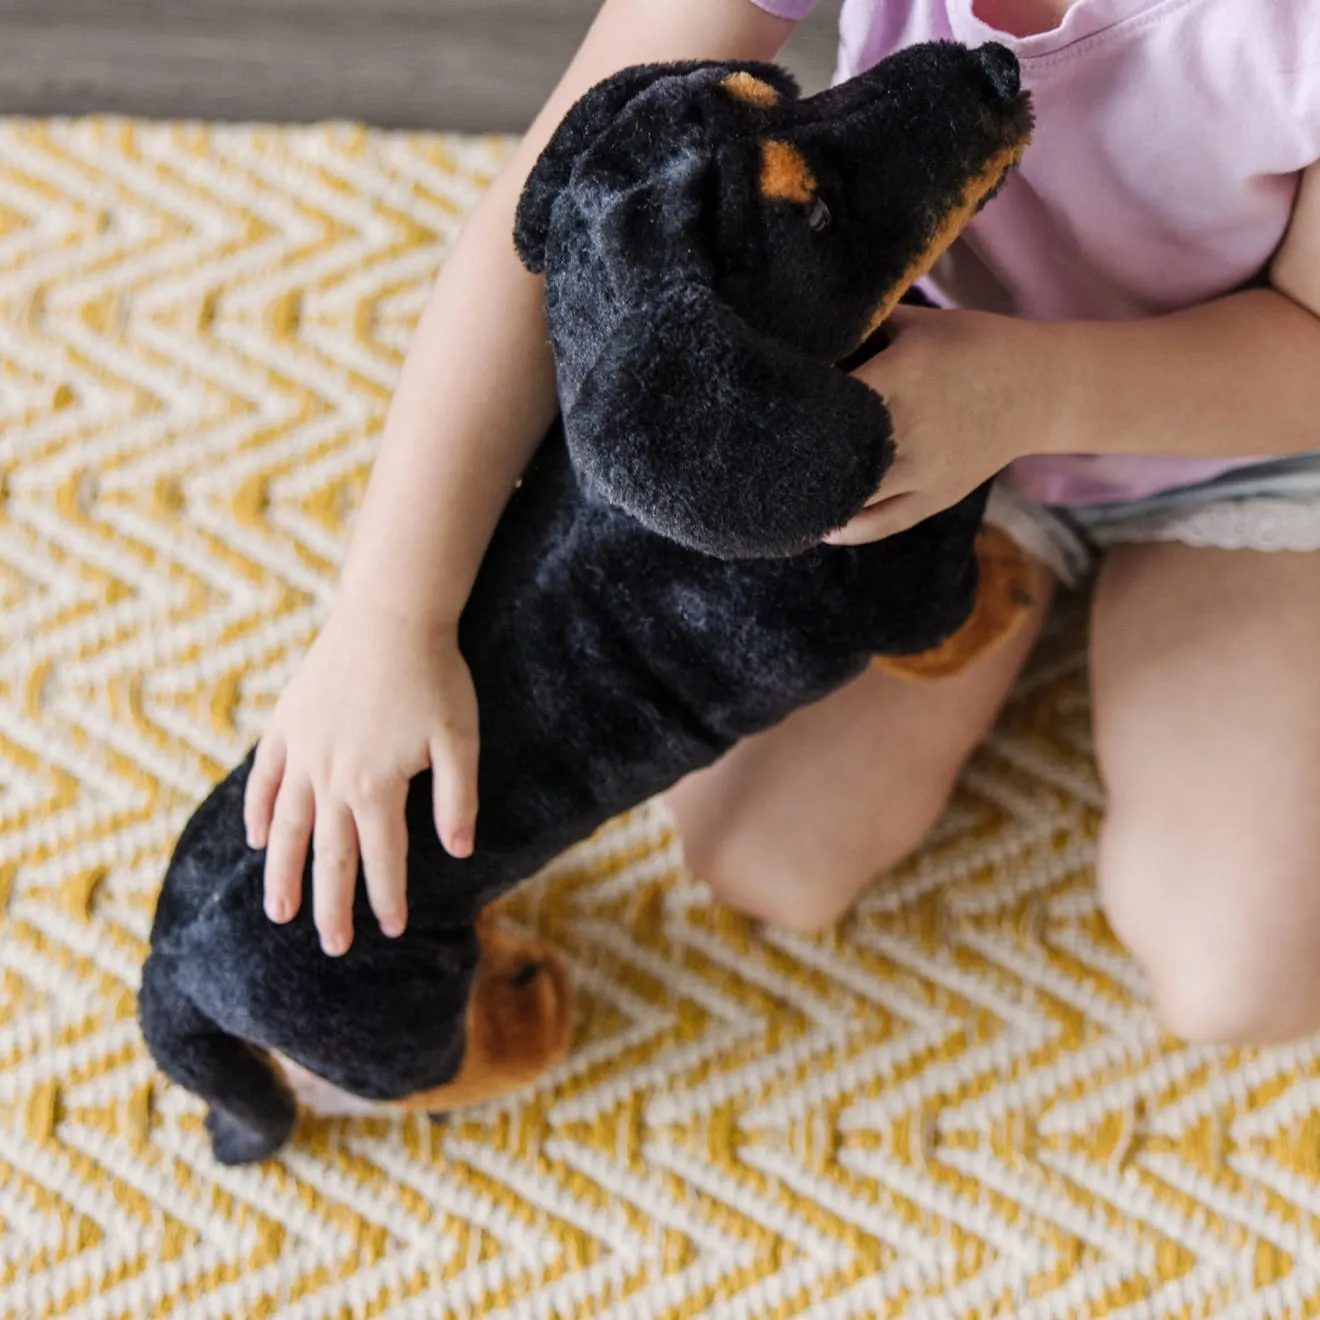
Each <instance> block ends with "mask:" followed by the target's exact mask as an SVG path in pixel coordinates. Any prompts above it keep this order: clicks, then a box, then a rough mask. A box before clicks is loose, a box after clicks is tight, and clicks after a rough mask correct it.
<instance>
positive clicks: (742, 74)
mask: <svg viewBox="0 0 1320 1320" xmlns="http://www.w3.org/2000/svg"><path fill="white" fill-rule="evenodd" d="M720 86H721V87H723V88H724V90H725V91H726V92H728V93H729V95H730V96H732V97H734V98H735V99H736V100H739V101H743V102H745V103H746V104H747V105H755V106H759V107H760V108H761V109H762V110H768V109H769V108H770V107H771V106H772V105H778V104H779V93H778V92H777V91H775V89H774V88H773V87H771V86H770V84H769V83H768V82H763V81H762V80H761V79H760V78H754V77H752V75H751V74H750V73H748V72H747V71H746V70H745V69H740V70H739V71H738V72H737V73H731V74H729V76H728V77H727V78H726V79H725V80H724V81H723V82H722V83H721V84H720Z"/></svg>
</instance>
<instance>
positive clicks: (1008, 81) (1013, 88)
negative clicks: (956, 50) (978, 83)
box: [976, 41, 1022, 101]
mask: <svg viewBox="0 0 1320 1320" xmlns="http://www.w3.org/2000/svg"><path fill="white" fill-rule="evenodd" d="M976 58H977V60H978V61H979V62H980V65H981V67H982V68H983V69H984V70H985V73H986V77H988V78H989V79H990V85H991V86H992V87H993V88H994V89H995V93H996V95H998V96H999V98H1000V99H1001V100H1004V101H1012V100H1015V99H1016V98H1017V94H1018V92H1019V91H1021V90H1022V79H1021V77H1020V76H1019V72H1018V62H1017V57H1016V56H1015V55H1014V54H1013V52H1012V51H1011V50H1009V49H1008V48H1007V47H1005V46H1001V45H999V44H998V43H997V42H993V41H991V42H987V43H986V44H985V45H984V46H981V47H979V48H978V49H977V52H976Z"/></svg>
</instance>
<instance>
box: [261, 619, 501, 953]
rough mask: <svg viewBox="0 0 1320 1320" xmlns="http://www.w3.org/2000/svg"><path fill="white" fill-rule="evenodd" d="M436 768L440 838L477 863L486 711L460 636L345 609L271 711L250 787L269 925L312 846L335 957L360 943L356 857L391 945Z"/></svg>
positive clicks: (293, 907) (288, 901) (319, 903)
mask: <svg viewBox="0 0 1320 1320" xmlns="http://www.w3.org/2000/svg"><path fill="white" fill-rule="evenodd" d="M428 765H429V766H430V767H431V769H432V772H433V776H434V781H435V807H434V810H435V823H436V831H437V833H438V834H439V836H440V839H441V842H442V843H443V844H444V846H445V848H446V849H447V850H448V851H449V852H450V853H451V854H452V855H453V856H455V857H466V856H468V855H469V854H470V853H471V851H472V846H473V838H474V834H475V824H476V814H477V795H476V794H477V701H476V693H475V692H474V690H473V687H472V678H471V675H470V674H469V673H468V668H467V665H466V664H465V663H464V661H463V658H462V656H461V655H460V653H459V649H458V639H457V635H456V632H455V630H454V629H453V627H452V625H450V626H448V627H446V628H444V629H440V630H436V629H433V628H430V629H428V628H422V627H419V626H418V625H417V624H416V623H414V622H413V621H412V620H409V619H407V618H404V617H401V616H400V615H398V614H397V613H395V614H391V613H386V612H384V611H379V610H375V609H373V607H370V606H368V607H366V608H365V609H364V608H363V607H362V606H361V605H360V604H359V605H358V606H357V607H356V608H355V609H352V610H345V609H343V608H342V607H341V608H340V609H337V610H336V612H335V613H334V614H333V615H332V616H331V618H330V620H329V622H328V623H327V624H326V627H325V629H324V631H323V632H322V633H321V635H320V636H319V637H318V638H317V639H316V641H315V643H314V644H313V646H312V648H311V650H310V651H309V652H308V653H307V656H306V658H305V659H304V660H303V662H302V664H301V666H300V667H299V669H298V671H297V673H296V674H295V675H294V677H293V680H292V681H291V682H290V683H289V686H288V687H287V688H286V689H285V690H284V693H283V695H282V696H281V697H280V699H279V702H278V703H277V704H276V707H275V712H274V715H273V717H272V719H271V722H270V727H269V729H268V730H267V732H266V735H265V737H264V738H263V739H262V741H261V745H260V747H259V748H258V750H257V756H256V761H255V763H254V765H253V768H252V773H251V776H250V778H249V780H248V785H247V797H246V802H245V812H244V816H245V823H246V826H247V836H248V843H249V845H250V846H251V847H254V848H267V850H268V851H267V854H266V912H267V914H268V915H269V917H270V918H271V920H272V921H279V922H285V921H289V920H291V919H292V918H293V916H294V915H295V914H296V913H297V911H298V906H299V902H300V899H301V894H302V876H303V867H304V864H305V862H306V859H307V845H308V842H309V840H310V842H311V845H312V885H313V894H314V917H315V920H316V928H317V930H318V932H319V933H320V936H321V946H322V948H323V949H325V951H326V952H327V953H330V954H342V953H344V952H346V951H347V949H348V947H349V945H350V944H351V943H352V941H353V895H354V891H355V889H356V886H357V869H358V858H359V855H360V856H361V859H362V865H363V868H364V870H365V873H366V883H367V894H368V897H369V899H370V902H371V908H372V911H373V912H374V913H375V915H376V919H377V920H378V921H379V922H380V927H381V929H382V930H383V931H384V932H385V934H387V935H398V934H401V933H402V931H403V929H404V925H405V923H406V921H407V881H406V877H407V868H406V862H407V855H408V834H407V828H406V825H405V820H404V803H405V801H406V798H407V792H408V781H409V780H410V779H411V778H412V777H413V776H414V775H416V774H418V773H419V772H420V771H422V770H424V769H426V767H427V766H428Z"/></svg>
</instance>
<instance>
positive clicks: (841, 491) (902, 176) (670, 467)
mask: <svg viewBox="0 0 1320 1320" xmlns="http://www.w3.org/2000/svg"><path fill="white" fill-rule="evenodd" d="M1030 130H1031V112H1030V106H1029V103H1028V99H1027V97H1026V95H1025V94H1024V93H1022V92H1021V90H1020V88H1019V83H1018V66H1017V62H1016V61H1015V59H1014V58H1013V56H1012V55H1011V54H1010V53H1009V52H1008V51H1007V50H1005V49H1004V48H1003V47H1001V46H997V45H988V46H983V47H981V48H980V49H977V50H971V49H968V48H966V47H964V46H960V45H956V44H953V43H933V44H927V45H921V46H914V47H911V48H909V49H907V50H904V51H901V52H899V53H898V54H896V55H894V56H892V57H891V58H889V59H887V60H885V61H884V62H882V63H881V64H879V65H877V66H876V67H875V68H874V69H872V70H870V71H869V72H867V73H865V74H863V75H861V76H859V77H857V78H854V79H852V80H850V81H848V82H846V83H842V84H840V85H838V86H836V87H833V88H831V89H829V90H828V91H825V92H822V93H820V94H819V95H817V96H813V97H809V98H806V99H801V98H799V96H798V94H797V88H796V86H795V84H794V82H793V80H792V79H791V78H790V77H789V75H788V74H786V73H785V72H784V71H783V70H781V69H779V68H777V67H775V66H773V65H765V64H749V63H739V64H729V63H687V64H672V65H649V66H639V67H635V68H631V69H625V70H624V71H622V72H621V73H618V74H616V75H615V76H614V77H612V78H609V79H607V80H606V81H605V82H603V83H601V84H599V85H598V86H596V87H595V88H594V89H592V90H591V91H590V92H588V93H587V94H586V95H585V96H584V97H583V98H582V99H581V100H580V101H579V102H578V103H577V104H576V105H575V106H574V107H573V109H572V110H571V111H570V112H569V114H568V115H567V116H566V118H565V119H564V121H563V123H562V124H561V125H560V127H559V128H558V130H557V131H556V133H555V134H554V136H553V138H552V139H551V141H550V143H549V144H548V146H547V147H546V149H545V151H544V152H543V153H542V155H541V157H540V159H539V161H538V162H537V164H536V166H535V167H534V169H533V171H532V173H531V175H530V177H529V178H528V181H527V184H526V187H525V189H524V192H523V196H522V199H521V202H520V206H519V210H518V217H517V228H516V234H515V239H516V243H517V247H518V251H519V254H520V255H521V257H522V259H523V261H524V263H525V264H526V265H527V267H528V268H529V269H530V270H533V271H537V272H544V273H545V275H546V314H547V320H548V324H549V329H550V334H551V339H552V342H553V345H554V349H555V354H556V360H557V366H558V383H559V391H560V403H561V407H562V409H563V415H564V427H565V433H566V435H567V438H568V444H569V450H570V454H571V457H572V460H573V463H574V466H575V468H576V469H577V471H578V473H579V475H580V477H581V479H582V480H583V481H584V483H585V484H586V485H587V486H588V488H590V489H591V490H593V491H594V492H595V493H596V494H597V495H599V496H600V497H601V498H602V499H604V500H605V501H607V502H609V503H611V504H613V505H615V506H617V507H618V508H620V509H622V510H624V511H625V512H627V513H628V514H630V515H631V516H632V517H634V518H636V519H637V520H638V521H640V522H641V523H642V524H643V525H645V526H646V527H648V528H650V529H651V530H652V531H655V532H657V533H659V534H661V535H663V536H667V537H669V538H671V539H673V540H676V541H678V542H680V543H682V544H684V545H687V546H690V547H692V548H694V549H697V550H701V551H704V552H706V553H709V554H713V555H718V556H721V557H726V558H739V557H768V556H777V555H785V554H794V553H798V552H800V551H802V550H804V549H806V548H807V547H809V546H811V545H815V544H817V543H818V542H819V541H820V539H821V538H822V537H823V536H824V535H825V534H826V533H827V532H829V531H831V530H833V529H834V528H836V527H838V526H841V525H842V524H843V523H844V522H846V521H847V520H848V518H849V517H851V516H852V514H854V513H855V512H856V511H857V510H858V509H859V508H860V507H861V506H862V504H864V503H865V502H866V500H867V499H868V498H870V496H871V495H872V494H873V492H874V491H875V489H876V487H877V486H878V485H879V483H880V479H881V477H882V475H883V473H884V470H885V467H886V466H887V464H888V461H889V459H890V456H891V453H892V442H891V437H890V428H889V418H888V414H887V412H886V410H885V408H884V406H883V404H882V402H881V401H880V399H879V398H878V397H877V396H876V395H875V394H874V393H873V392H872V391H870V390H869V389H867V388H866V387H865V386H863V385H861V384H860V383H859V382H857V381H855V380H852V379H850V378H849V377H848V375H847V374H846V373H845V372H843V371H841V370H839V369H838V368H837V367H835V366H834V365H833V364H835V363H836V362H838V361H839V360H840V359H842V358H844V357H845V356H846V355H848V354H849V353H851V352H853V351H854V350H856V349H857V348H858V347H859V346H860V345H861V344H863V343H864V342H865V341H866V340H867V338H868V337H869V336H870V334H871V333H872V332H873V331H875V330H876V329H877V328H878V327H879V325H880V324H881V323H882V322H883V320H884V318H885V317H886V316H887V315H888V314H889V312H890V310H891V309H892V308H893V307H894V305H895V304H896V303H897V301H898V300H899V298H900V297H901V296H902V295H903V293H904V292H905V291H906V290H907V289H908V288H909V287H910V286H911V285H912V284H913V282H914V281H915V280H917V279H919V278H920V277H921V276H922V275H923V274H924V273H925V272H926V271H927V270H929V269H930V267H931V265H932V264H933V263H934V261H935V260H936V258H937V257H938V256H939V255H940V253H941V252H943V251H944V249H945V248H946V247H948V245H949V244H950V243H951V242H952V241H953V240H954V239H955V238H956V237H957V235H958V234H959V232H961V230H962V228H963V227H964V226H965V225H966V224H967V222H968V221H969V220H970V219H971V217H972V216H973V215H974V214H975V212H976V210H977V209H978V208H979V207H980V206H981V205H983V204H984V202H985V201H986V200H987V198H989V197H990V196H991V194H992V193H993V192H994V191H995V189H996V188H998V186H999V185H1000V183H1001V182H1002V181H1003V179H1004V177H1005V175H1006V174H1007V173H1008V171H1009V170H1010V169H1011V168H1012V167H1013V165H1014V164H1015V163H1016V162H1017V160H1018V159H1019V157H1020V155H1021V153H1022V151H1023V149H1024V148H1025V146H1026V143H1027V140H1028V137H1029V135H1030Z"/></svg>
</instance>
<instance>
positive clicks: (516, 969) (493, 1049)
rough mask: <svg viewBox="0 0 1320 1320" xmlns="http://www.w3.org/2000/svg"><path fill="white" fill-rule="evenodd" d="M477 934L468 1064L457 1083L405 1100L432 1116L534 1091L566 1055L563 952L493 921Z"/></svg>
mask: <svg viewBox="0 0 1320 1320" xmlns="http://www.w3.org/2000/svg"><path fill="white" fill-rule="evenodd" d="M477 932H478V936H479V938H480V941H481V957H480V961H479V962H478V964H477V976H476V981H475V983H474V985H473V987H472V998H471V1000H470V1002H469V1004H468V1015H467V1049H466V1051H465V1053H464V1055H463V1066H462V1067H461V1068H460V1069H459V1072H458V1076H457V1077H455V1078H454V1080H453V1081H452V1082H450V1083H448V1084H447V1085H445V1086H441V1087H437V1088H436V1089H435V1090H433V1091H427V1092H424V1093H423V1094H420V1095H416V1096H412V1097H410V1098H409V1100H408V1101H407V1102H406V1107H407V1108H409V1109H424V1110H427V1111H428V1112H429V1113H430V1115H431V1117H432V1118H433V1119H434V1118H437V1117H438V1116H439V1115H441V1114H444V1113H447V1112H448V1111H450V1110H454V1109H459V1108H462V1107H463V1106H465V1105H471V1104H477V1103H478V1102H480V1101H482V1100H490V1099H493V1098H495V1097H496V1096H500V1095H505V1094H507V1093H508V1092H510V1091H518V1090H521V1089H522V1088H524V1087H526V1086H530V1085H531V1084H532V1083H533V1082H534V1081H536V1080H537V1078H538V1077H540V1076H541V1075H542V1074H543V1073H544V1072H545V1071H546V1069H548V1068H550V1067H551V1066H552V1065H554V1064H556V1063H558V1062H559V1061H560V1059H562V1058H563V1057H564V1055H565V1054H567V1053H568V1043H569V1036H570V1035H571V1033H572V1026H573V994H572V987H571V985H570V983H569V979H568V973H567V972H566V971H565V969H564V965H563V963H562V962H561V961H560V958H559V955H558V954H557V953H556V952H555V951H554V950H553V949H552V948H551V947H550V946H549V945H548V944H544V943H542V942H541V941H540V940H533V939H524V938H522V937H520V936H518V935H514V934H512V933H510V932H509V931H507V930H504V929H501V927H500V926H499V924H498V921H497V920H496V919H494V918H492V917H489V916H487V917H483V919H482V920H481V921H480V922H479V924H478V927H477Z"/></svg>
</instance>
